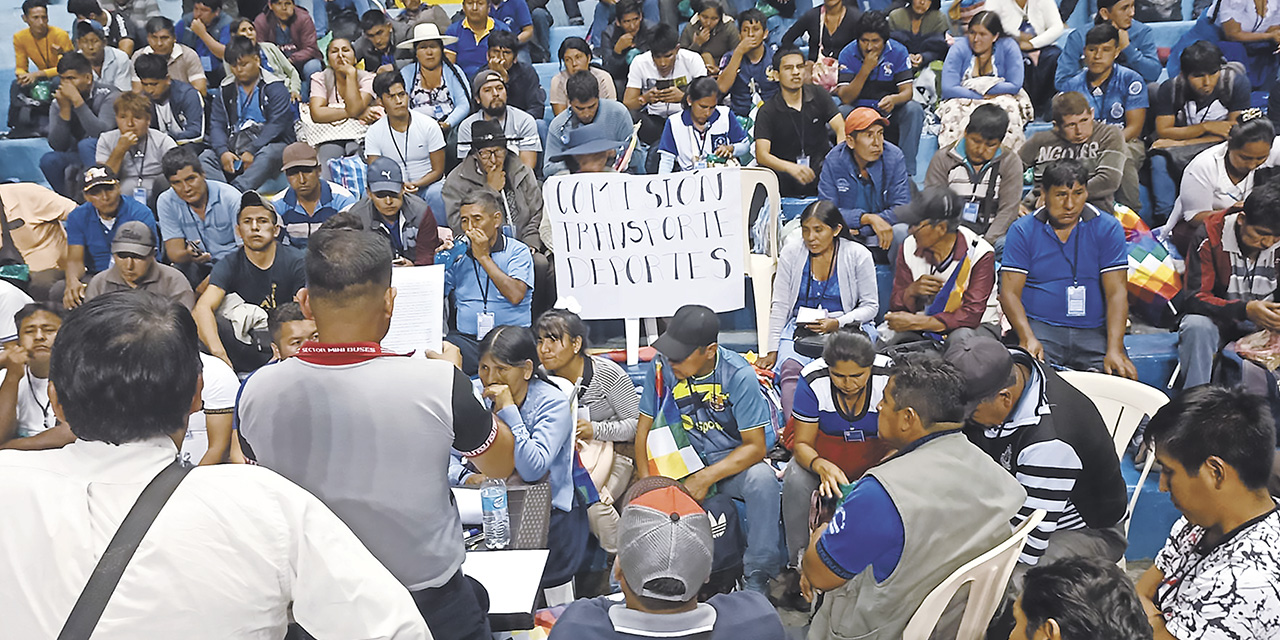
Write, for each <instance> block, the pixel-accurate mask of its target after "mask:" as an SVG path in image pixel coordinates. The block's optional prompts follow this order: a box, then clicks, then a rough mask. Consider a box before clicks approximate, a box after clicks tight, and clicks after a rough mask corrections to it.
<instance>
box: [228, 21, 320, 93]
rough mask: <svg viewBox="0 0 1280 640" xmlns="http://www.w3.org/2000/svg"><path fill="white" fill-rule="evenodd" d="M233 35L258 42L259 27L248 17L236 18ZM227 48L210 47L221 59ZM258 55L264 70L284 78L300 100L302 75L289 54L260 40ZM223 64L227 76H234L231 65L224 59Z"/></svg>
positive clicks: (233, 22) (285, 83) (232, 24)
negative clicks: (290, 60) (290, 59)
mask: <svg viewBox="0 0 1280 640" xmlns="http://www.w3.org/2000/svg"><path fill="white" fill-rule="evenodd" d="M231 35H233V36H244V37H246V38H248V39H249V40H250V41H251V42H258V28H257V27H255V26H253V21H252V20H250V19H248V18H236V19H235V20H233V21H231ZM226 50H227V46H226V45H225V44H219V45H218V46H216V47H213V46H210V47H209V51H210V52H212V53H213V55H215V56H217V57H218V59H219V60H221V59H222V58H223V57H224V56H225V55H226ZM258 57H259V58H261V59H262V70H263V71H264V72H267V73H272V74H275V75H276V76H278V77H280V78H284V86H286V87H288V88H289V93H290V94H292V95H293V99H294V100H299V99H300V97H301V96H302V77H301V76H299V75H298V69H297V68H296V67H294V66H293V63H292V62H289V56H286V55H285V54H284V52H283V51H281V50H280V47H278V46H276V45H275V43H273V42H258ZM223 66H225V67H226V76H227V77H228V78H231V77H234V76H233V75H232V73H231V65H229V64H227V63H226V62H225V61H224V62H223Z"/></svg>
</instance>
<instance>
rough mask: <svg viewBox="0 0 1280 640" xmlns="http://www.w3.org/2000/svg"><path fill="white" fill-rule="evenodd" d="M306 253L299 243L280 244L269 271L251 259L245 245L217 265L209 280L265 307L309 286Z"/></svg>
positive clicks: (282, 301) (281, 301)
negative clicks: (260, 267)
mask: <svg viewBox="0 0 1280 640" xmlns="http://www.w3.org/2000/svg"><path fill="white" fill-rule="evenodd" d="M303 255H304V254H303V253H302V250H301V249H298V248H297V247H290V246H287V245H282V244H276V259H275V261H274V262H272V263H271V267H269V268H268V269H266V270H265V271H264V270H262V269H259V268H258V267H256V266H254V264H253V263H252V262H249V258H248V256H246V255H245V253H244V247H241V248H239V249H237V250H236V252H235V253H233V254H231V255H229V256H227V257H226V258H223V259H222V260H220V261H219V262H218V264H215V265H213V272H212V273H210V274H209V284H211V285H213V286H215V287H218V288H219V289H222V290H223V291H226V292H227V293H234V294H237V295H239V296H240V297H241V298H244V301H245V302H247V303H249V304H256V305H258V306H260V307H262V308H263V309H274V308H276V306H277V305H280V304H283V303H285V302H289V301H290V300H293V296H294V294H296V293H298V289H301V288H303V287H305V286H307V270H306V266H305V264H304V261H303Z"/></svg>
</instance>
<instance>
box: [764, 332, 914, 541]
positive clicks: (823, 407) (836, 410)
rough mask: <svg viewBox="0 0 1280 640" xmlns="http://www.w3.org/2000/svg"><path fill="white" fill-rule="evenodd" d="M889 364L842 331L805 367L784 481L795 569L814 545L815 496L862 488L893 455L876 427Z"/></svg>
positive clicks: (858, 335) (866, 342)
mask: <svg viewBox="0 0 1280 640" xmlns="http://www.w3.org/2000/svg"><path fill="white" fill-rule="evenodd" d="M890 364H892V361H891V360H890V359H889V357H888V356H885V355H877V354H876V350H875V347H874V346H872V344H871V340H870V339H869V338H867V336H866V335H864V334H863V333H862V332H861V331H859V330H858V329H856V328H855V327H842V328H840V329H839V330H838V331H836V332H835V333H832V334H831V335H829V336H827V340H826V345H825V346H824V347H823V349H822V358H821V359H818V360H814V361H813V362H811V363H809V365H808V366H806V367H805V368H804V375H803V377H802V378H801V379H800V386H799V387H798V388H797V389H796V398H795V409H794V413H793V417H794V420H793V421H792V423H791V427H790V429H791V433H792V441H791V454H792V456H791V462H789V463H788V464H787V470H786V472H785V473H784V474H783V476H782V522H783V528H784V530H785V531H786V537H787V557H788V559H789V562H796V561H797V560H796V559H797V557H799V555H800V554H801V553H803V552H804V550H805V548H806V547H808V546H809V505H810V503H811V502H812V496H813V492H814V491H815V490H816V491H817V492H818V493H819V494H820V495H821V496H822V497H823V498H834V499H837V500H838V499H839V498H840V497H841V495H842V493H841V489H840V487H841V485H847V484H849V483H851V482H856V481H857V480H858V478H860V477H862V474H863V472H865V471H866V470H867V469H868V468H870V467H871V466H872V465H874V464H876V463H877V462H880V460H881V459H883V458H884V457H885V454H887V453H888V452H889V446H888V445H886V444H884V442H883V441H881V440H880V438H879V430H878V428H877V421H878V420H879V413H878V408H879V406H880V400H881V398H882V397H883V395H884V388H885V385H886V384H888V382H889V376H888V375H887V373H886V370H887V369H888V367H889V365H890ZM797 566H798V565H797Z"/></svg>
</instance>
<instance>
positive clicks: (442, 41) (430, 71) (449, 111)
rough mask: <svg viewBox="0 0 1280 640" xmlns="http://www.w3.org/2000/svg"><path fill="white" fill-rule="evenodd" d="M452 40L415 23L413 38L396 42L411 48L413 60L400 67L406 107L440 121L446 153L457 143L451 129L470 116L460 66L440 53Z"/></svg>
mask: <svg viewBox="0 0 1280 640" xmlns="http://www.w3.org/2000/svg"><path fill="white" fill-rule="evenodd" d="M456 41H457V38H454V37H453V36H445V35H440V31H439V30H438V29H437V28H436V26H435V25H434V24H430V23H427V24H419V25H417V26H415V27H414V28H413V37H412V38H410V39H408V40H406V41H404V42H401V43H400V44H399V45H396V46H398V47H399V48H401V49H412V50H413V57H414V61H413V63H412V64H407V65H405V66H404V68H402V69H400V77H402V78H404V86H405V89H406V90H407V91H408V92H409V108H410V109H413V110H414V111H417V112H419V113H423V114H426V115H428V116H431V117H432V118H434V119H435V121H436V122H437V123H439V124H440V130H441V132H442V133H444V136H445V139H446V140H447V141H448V144H447V145H446V148H448V149H449V152H450V155H452V154H453V153H455V148H456V146H457V145H456V141H457V139H458V137H457V136H458V133H457V131H455V128H456V127H457V126H458V125H459V124H460V123H461V122H462V121H463V120H465V119H466V118H467V116H469V115H471V83H470V82H469V81H468V80H467V78H466V77H465V76H463V75H462V69H460V68H458V66H457V65H455V64H453V63H452V62H449V60H448V58H446V57H445V55H444V46H445V45H447V44H453V43H454V42H456Z"/></svg>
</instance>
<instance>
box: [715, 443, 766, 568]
mask: <svg viewBox="0 0 1280 640" xmlns="http://www.w3.org/2000/svg"><path fill="white" fill-rule="evenodd" d="M717 487H718V488H719V491H720V493H723V494H725V495H727V496H729V497H730V498H734V499H737V500H741V501H743V502H744V503H746V507H747V550H746V552H745V553H744V554H742V568H743V575H744V576H746V577H751V575H752V574H754V573H756V572H763V573H764V574H765V575H766V576H767V577H770V578H772V577H773V576H775V575H777V574H778V572H779V570H780V569H781V565H782V562H781V561H780V560H779V559H778V556H779V555H780V551H781V549H779V544H780V543H781V540H780V539H779V538H780V537H781V535H780V531H779V529H778V518H779V512H780V511H781V510H782V487H781V486H779V484H778V476H777V475H776V474H774V472H773V467H771V466H769V463H767V462H765V461H763V460H761V461H760V462H757V463H755V464H753V465H751V466H750V467H749V468H747V470H746V471H743V472H741V473H739V474H737V475H733V476H729V477H728V478H725V479H724V480H721V481H720V482H719V483H718V484H717Z"/></svg>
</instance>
